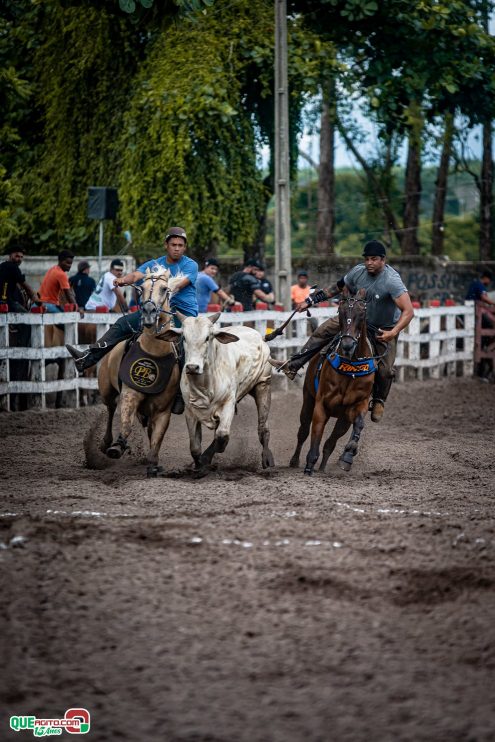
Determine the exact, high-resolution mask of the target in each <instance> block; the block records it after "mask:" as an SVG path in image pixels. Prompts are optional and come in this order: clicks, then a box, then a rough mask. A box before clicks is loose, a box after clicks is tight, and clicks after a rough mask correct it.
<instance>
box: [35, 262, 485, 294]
mask: <svg viewBox="0 0 495 742" xmlns="http://www.w3.org/2000/svg"><path fill="white" fill-rule="evenodd" d="M116 257H117V258H121V259H122V260H123V261H124V264H125V270H126V272H130V271H131V270H134V268H135V266H136V261H135V259H134V257H133V256H132V255H105V256H104V258H103V270H108V269H109V267H110V262H111V261H112V260H113V259H114V258H116ZM79 260H88V262H89V263H90V265H91V271H90V275H91V276H92V277H93V278H94V279H95V280H96V281H97V280H98V278H99V276H98V258H97V257H95V256H86V255H83V256H76V257H75V258H74V263H73V269H72V270H71V272H70V274H69V275H72V274H73V273H76V271H77V263H78V262H79ZM219 262H220V283H221V285H222V287H224V288H225V287H227V285H228V280H229V277H230V276H231V275H232V273H233V272H234V271H235V270H238V269H239V268H240V267H241V266H240V265H239V262H238V260H236V259H234V258H219ZM359 262H360V260H359V258H343V257H337V256H331V257H328V258H321V257H318V256H316V255H315V256H308V257H307V258H306V259H301V258H296V259H295V260H294V262H293V269H294V275H293V280H292V282H293V283H295V281H296V274H297V271H298V269H299V268H305V269H306V270H307V271H308V272H309V280H310V283H311V284H315V283H316V284H318V286H320V287H322V288H323V287H325V286H329V285H331V284H333V283H335V281H336V280H337V279H338V278H340V277H341V276H343V275H344V274H345V273H346V272H347V271H348V270H349V269H350V268H352V267H353V266H354V265H356V264H357V263H359ZM388 262H389V263H390V265H391V266H392V267H393V268H395V269H396V270H398V271H399V273H400V274H401V276H402V279H403V281H404V283H405V284H406V286H407V288H408V289H409V292H410V294H411V295H412V297H413V298H414V299H418V300H419V301H422V302H427V301H429V300H431V299H440V300H441V301H444V300H445V299H447V298H452V299H455V300H456V301H459V302H462V301H464V298H465V295H466V291H467V288H468V286H469V284H470V282H471V281H472V280H473V278H475V277H476V276H477V275H479V273H480V271H481V270H483V269H484V268H488V269H490V270H491V271H492V272H493V273H494V275H495V261H491V262H489V263H484V264H481V263H474V262H454V261H446V260H443V259H436V258H432V257H416V256H409V257H400V258H395V257H393V258H390V259H389V261H388ZM56 263H57V258H56V257H55V256H49V255H43V256H27V257H26V258H25V259H24V262H23V263H22V266H21V269H22V270H23V272H24V273H25V275H26V280H27V281H28V283H29V284H30V285H31V286H32V288H33V289H35V290H37V289H38V288H39V286H40V283H41V280H42V279H43V276H44V275H45V273H46V271H47V270H48V269H49V268H51V267H52V266H53V265H56ZM267 276H268V278H269V280H270V281H272V282H273V283H274V267H273V260H270V259H268V260H267ZM491 288H493V285H492V287H491Z"/></svg>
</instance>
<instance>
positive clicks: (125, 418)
mask: <svg viewBox="0 0 495 742" xmlns="http://www.w3.org/2000/svg"><path fill="white" fill-rule="evenodd" d="M183 278H184V276H183V275H182V274H177V275H176V276H174V277H171V276H170V271H168V270H166V269H165V268H159V270H157V271H154V272H153V273H151V272H150V270H149V269H148V270H147V271H146V276H145V278H144V282H143V284H142V300H141V311H142V315H143V331H142V334H141V335H140V336H139V339H138V341H137V342H138V343H139V345H140V347H141V349H142V350H144V351H145V353H149V354H150V355H152V356H154V357H163V356H166V355H167V354H169V353H171V352H175V351H174V348H173V344H172V343H170V342H167V341H165V340H163V339H161V335H162V334H163V333H165V332H166V331H167V329H168V328H169V327H170V321H171V316H172V315H171V312H170V298H171V296H172V295H173V293H174V291H175V290H176V287H177V285H178V284H179V283H180V282H181V281H182V280H183ZM125 346H126V342H122V343H119V344H118V345H117V346H115V348H113V349H112V350H111V351H110V353H109V354H108V355H106V356H105V357H104V358H103V360H102V362H101V365H100V369H99V372H98V386H99V390H100V394H101V396H102V398H103V402H104V404H105V405H106V407H107V413H108V418H107V428H106V431H105V435H104V438H103V443H102V447H101V448H102V451H104V452H105V453H106V454H107V456H109V457H110V458H120V457H121V456H122V454H123V453H124V452H125V450H126V449H127V447H128V445H127V439H128V438H129V436H130V434H131V430H132V427H133V425H134V423H135V421H136V418H138V419H139V420H140V422H141V423H142V424H146V425H147V430H148V438H149V442H150V450H149V453H148V463H149V466H148V476H154V475H156V474H157V472H158V471H160V470H161V469H160V467H158V453H159V451H160V446H161V444H162V441H163V437H164V435H165V433H166V431H167V428H168V426H169V422H170V414H171V409H172V404H173V401H174V399H175V395H176V393H177V390H178V388H179V381H180V370H179V366H178V364H177V363H176V364H175V366H174V367H173V369H172V372H171V375H170V378H169V381H168V384H167V386H166V387H165V389H164V390H163V391H162V392H160V393H158V394H144V393H143V392H138V391H136V390H135V389H131V388H130V387H129V386H127V385H126V384H125V383H122V382H120V383H119V368H120V364H121V361H122V358H123V356H124V351H125ZM120 387H122V389H120ZM119 393H120V434H119V436H118V437H117V438H116V440H115V441H113V442H112V438H113V436H112V422H113V418H114V415H115V410H116V408H117V398H118V396H119Z"/></svg>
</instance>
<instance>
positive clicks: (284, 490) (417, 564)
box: [0, 379, 495, 742]
mask: <svg viewBox="0 0 495 742" xmlns="http://www.w3.org/2000/svg"><path fill="white" fill-rule="evenodd" d="M299 407H300V391H292V392H291V393H288V394H283V393H282V392H277V393H276V394H275V395H274V399H273V405H272V415H271V430H272V443H273V451H274V454H275V459H276V463H277V465H278V466H277V468H276V469H275V470H274V471H272V472H269V473H263V472H262V471H261V470H260V469H259V461H260V455H259V446H258V441H257V436H256V427H255V407H254V403H253V402H252V400H250V399H248V400H246V401H244V402H243V403H242V404H241V405H240V408H239V414H238V416H237V418H236V420H235V424H234V433H233V439H232V441H231V444H230V445H229V449H228V451H227V452H226V454H224V456H223V457H221V458H219V459H218V461H219V468H218V470H217V471H216V472H213V473H211V474H210V475H209V477H208V478H206V479H203V480H200V481H191V480H189V479H152V480H147V479H145V477H144V470H145V467H144V466H143V464H142V462H140V458H141V457H142V453H143V450H144V448H143V444H142V442H141V437H142V436H141V431H139V432H138V433H137V434H136V436H135V440H134V442H133V453H131V455H126V457H125V458H124V459H122V460H121V461H117V462H109V465H108V468H107V469H105V470H100V471H91V470H88V469H87V468H86V467H85V466H84V454H83V450H82V440H83V437H84V435H85V433H86V432H87V431H88V430H90V431H92V433H91V434H92V435H94V436H95V440H97V438H98V435H99V428H100V425H101V421H100V420H99V418H101V414H102V408H101V407H95V408H88V409H84V410H79V411H75V410H74V411H73V410H61V411H49V412H45V413H39V412H21V413H11V414H8V413H6V414H4V415H2V416H0V431H1V439H0V440H1V457H2V463H3V482H2V497H1V506H0V516H1V517H0V542H1V543H0V590H1V596H2V600H1V604H0V605H1V608H0V621H1V626H0V656H1V667H2V669H1V673H0V739H2V740H3V739H6V740H7V739H16V740H20V739H24V738H28V737H29V738H30V737H31V734H32V733H31V732H29V731H22V732H18V733H15V732H13V731H10V730H9V728H8V726H9V721H8V720H9V717H10V715H11V714H16V715H19V714H34V715H36V716H38V717H57V718H58V717H62V716H63V715H64V712H65V710H66V709H67V708H69V707H84V708H87V709H88V710H89V711H90V713H91V730H90V732H89V734H88V735H87V738H88V739H92V740H136V741H139V742H148V741H150V742H154V741H155V740H160V741H162V740H164V741H165V742H179V741H180V742H299V741H301V742H330V741H332V742H341V741H343V742H347V741H348V740H349V741H351V742H354V741H360V740H363V741H364V740H366V741H367V742H370V741H371V742H374V741H375V740H376V741H377V742H384V741H388V740H390V741H392V740H393V741H394V742H396V741H397V740H400V741H402V740H411V742H419V741H421V740H438V741H440V742H442V741H445V742H483V741H486V742H488V740H490V741H491V740H493V739H494V738H495V707H494V703H495V690H494V684H493V673H494V670H495V621H494V618H495V566H494V550H495V534H494V508H493V498H494V487H493V471H494V451H495V446H494V433H493V430H494V418H495V389H494V387H493V385H491V384H483V383H482V382H480V381H479V380H474V379H457V380H451V381H429V382H425V383H422V384H421V383H418V382H413V383H409V384H405V385H396V386H395V387H394V388H393V390H392V393H391V397H390V401H389V404H388V406H387V410H386V415H385V417H384V419H383V421H382V423H381V424H380V425H374V424H373V423H371V422H368V423H367V426H366V428H365V431H364V434H363V438H362V445H361V451H360V454H359V456H358V458H357V459H356V461H355V463H354V465H353V469H352V470H351V471H350V472H349V473H345V472H343V471H342V470H341V469H340V468H339V467H338V466H337V463H336V462H337V458H338V455H340V453H341V450H342V447H343V446H342V444H341V445H339V446H338V450H337V452H336V453H334V454H333V456H332V458H331V460H330V462H329V466H328V471H327V473H326V474H319V473H317V474H315V476H314V477H313V478H308V477H305V476H304V475H303V474H302V471H301V470H299V471H296V470H292V469H289V468H287V464H288V461H289V458H290V455H291V454H292V451H293V447H294V444H295V433H296V429H297V421H298V413H299ZM303 453H304V456H305V451H304V452H303ZM161 463H162V464H163V465H164V466H165V467H166V468H177V467H184V466H185V465H187V464H188V463H189V454H188V442H187V434H186V428H185V421H184V419H183V418H182V417H180V418H177V417H174V418H173V424H172V426H171V429H170V430H169V433H168V434H167V437H166V439H165V442H164V446H163V449H162V460H161ZM19 537H20V538H19ZM22 539H25V540H24V541H23V540H22ZM63 736H64V737H65V733H64V734H63Z"/></svg>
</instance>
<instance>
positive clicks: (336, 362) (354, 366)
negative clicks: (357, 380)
mask: <svg viewBox="0 0 495 742" xmlns="http://www.w3.org/2000/svg"><path fill="white" fill-rule="evenodd" d="M327 360H328V362H329V363H330V365H331V367H332V368H333V369H334V370H335V371H337V373H339V374H343V375H344V376H352V377H354V376H368V375H369V374H374V373H375V371H376V368H377V366H376V363H375V359H374V358H362V359H360V360H353V361H351V360H349V359H348V358H341V357H340V356H339V355H338V353H332V355H331V356H327Z"/></svg>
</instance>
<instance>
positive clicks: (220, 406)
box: [169, 313, 274, 474]
mask: <svg viewBox="0 0 495 742" xmlns="http://www.w3.org/2000/svg"><path fill="white" fill-rule="evenodd" d="M178 316H179V317H180V320H181V322H182V328H180V329H170V331H169V332H170V333H171V334H172V333H175V334H181V335H182V337H183V340H184V352H185V362H184V370H185V373H183V374H182V379H181V390H182V394H183V396H184V402H185V405H186V411H185V414H186V422H187V427H188V430H189V442H190V449H191V455H192V457H193V459H194V462H195V466H196V469H197V471H198V473H200V474H204V473H206V471H207V467H208V465H209V464H211V461H212V459H213V456H214V455H215V454H216V453H222V452H223V451H225V448H226V446H227V443H228V442H229V436H230V426H231V425H232V420H233V417H234V414H235V408H236V404H237V403H238V402H239V401H240V400H241V399H242V398H243V397H245V396H246V394H251V395H252V396H253V397H254V399H255V401H256V407H257V409H258V437H259V440H260V443H261V445H262V446H263V452H262V456H261V462H262V466H263V468H264V469H265V468H267V467H269V466H274V461H273V455H272V452H271V451H270V449H269V447H268V443H269V441H270V431H269V430H268V425H267V418H268V413H269V411H270V401H271V378H272V373H271V366H270V364H269V363H268V358H269V356H270V351H269V349H268V346H267V345H266V343H265V342H264V341H263V339H262V338H261V335H260V334H259V332H257V331H256V330H253V329H251V328H250V327H243V326H238V327H229V328H228V332H227V331H226V330H223V329H222V328H221V327H215V322H216V321H217V319H218V318H219V316H220V313H218V314H214V315H212V316H210V317H206V316H204V315H203V316H199V317H183V316H181V315H179V313H178ZM201 425H206V427H207V428H210V429H211V430H214V431H215V437H214V439H213V441H212V443H211V444H210V446H208V448H207V449H206V450H205V451H204V452H203V453H201Z"/></svg>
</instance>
